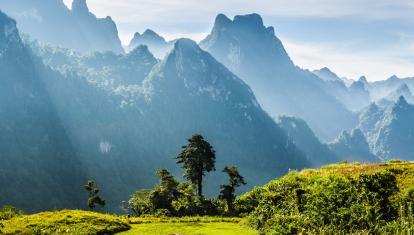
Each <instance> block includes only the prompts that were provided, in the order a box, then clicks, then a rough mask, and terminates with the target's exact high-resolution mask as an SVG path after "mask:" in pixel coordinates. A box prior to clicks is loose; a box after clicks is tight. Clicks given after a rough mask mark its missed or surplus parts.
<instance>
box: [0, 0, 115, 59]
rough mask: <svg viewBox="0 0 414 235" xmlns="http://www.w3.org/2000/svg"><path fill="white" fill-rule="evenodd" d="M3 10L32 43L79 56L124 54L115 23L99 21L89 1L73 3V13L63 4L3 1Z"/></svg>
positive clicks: (47, 0) (51, 0) (49, 0)
mask: <svg viewBox="0 0 414 235" xmlns="http://www.w3.org/2000/svg"><path fill="white" fill-rule="evenodd" d="M0 9H2V10H3V11H4V12H5V13H7V14H8V15H10V16H11V17H13V18H15V19H16V20H17V22H18V28H19V29H20V31H21V32H24V33H28V34H29V35H30V37H31V38H33V39H37V40H40V41H43V42H47V43H51V44H53V45H57V46H61V47H65V48H71V49H75V50H77V51H80V52H89V51H101V52H104V51H113V52H116V53H123V49H122V45H121V41H120V40H119V37H118V30H117V27H116V25H115V23H114V21H113V20H112V19H111V18H110V17H106V18H97V17H96V16H95V15H94V14H92V13H91V12H90V11H89V9H88V6H87V4H86V0H74V1H73V3H72V9H71V10H69V9H68V8H67V7H66V5H65V4H64V3H63V1H62V0H42V1H38V0H19V1H9V0H0Z"/></svg>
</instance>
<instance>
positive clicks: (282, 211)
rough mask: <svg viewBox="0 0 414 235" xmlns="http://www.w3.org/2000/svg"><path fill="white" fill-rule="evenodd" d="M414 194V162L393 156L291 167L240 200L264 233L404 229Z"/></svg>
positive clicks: (408, 222) (407, 227) (241, 207)
mask: <svg viewBox="0 0 414 235" xmlns="http://www.w3.org/2000/svg"><path fill="white" fill-rule="evenodd" d="M413 196H414V163H409V162H399V161H393V162H390V163H371V164H361V163H353V164H337V165H329V166H326V167H322V168H321V169H319V170H311V169H309V170H303V171H300V172H291V173H289V174H288V175H286V176H284V177H282V178H280V179H275V180H273V181H271V182H269V183H268V184H266V185H265V186H263V187H258V188H255V189H254V190H253V191H252V192H249V193H246V194H245V195H242V196H240V197H239V198H238V202H237V203H238V207H239V210H241V211H243V212H245V213H248V214H249V223H250V224H251V225H252V226H253V227H254V228H256V229H258V230H259V231H260V232H262V233H266V234H274V232H272V231H278V233H276V234H297V233H305V234H307V233H311V234H338V233H339V234H341V233H346V234H348V233H349V234H371V233H373V234H400V233H402V234H405V232H406V231H410V229H412V226H413V225H414V217H413V216H412V212H413V209H414V208H413V207H412V205H413V204H412V203H413V201H414V197H413Z"/></svg>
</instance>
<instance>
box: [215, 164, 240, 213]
mask: <svg viewBox="0 0 414 235" xmlns="http://www.w3.org/2000/svg"><path fill="white" fill-rule="evenodd" d="M223 172H224V173H226V174H227V175H228V176H229V184H228V185H222V186H221V191H220V195H219V199H221V200H225V201H226V204H227V210H228V212H229V213H233V212H234V209H233V202H234V200H235V198H236V194H235V193H236V188H237V187H240V186H241V185H245V184H246V182H245V181H244V178H243V176H241V175H240V173H239V170H238V169H237V168H236V167H234V166H231V167H228V166H226V167H225V168H224V170H223Z"/></svg>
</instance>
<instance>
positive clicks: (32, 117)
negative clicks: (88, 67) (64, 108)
mask: <svg viewBox="0 0 414 235" xmlns="http://www.w3.org/2000/svg"><path fill="white" fill-rule="evenodd" d="M38 66H40V65H38V64H37V63H36V62H35V61H34V60H33V59H32V57H31V54H30V52H29V50H28V49H27V48H26V46H25V45H23V43H22V41H21V39H20V36H19V32H18V30H17V28H16V22H15V21H14V20H12V19H10V18H9V17H8V16H6V15H5V14H4V13H3V12H1V11H0V83H1V85H0V133H1V134H0V172H1V174H0V205H9V204H11V205H14V206H17V207H18V208H19V209H24V210H25V211H26V212H33V211H39V210H47V209H53V208H57V209H58V208H67V207H77V208H83V203H82V201H83V194H82V189H81V188H80V185H82V184H83V183H84V180H86V179H87V178H86V174H85V172H84V168H83V166H82V164H81V163H80V160H79V159H78V155H77V152H76V150H75V149H74V148H73V146H72V142H71V140H70V138H69V137H68V135H67V132H66V129H65V128H64V126H62V125H61V121H60V115H59V113H58V112H57V110H56V109H55V104H54V103H53V100H52V99H51V97H50V94H49V93H48V91H47V89H46V87H45V85H44V84H43V81H42V79H41V76H40V75H39V71H38V69H39V67H38Z"/></svg>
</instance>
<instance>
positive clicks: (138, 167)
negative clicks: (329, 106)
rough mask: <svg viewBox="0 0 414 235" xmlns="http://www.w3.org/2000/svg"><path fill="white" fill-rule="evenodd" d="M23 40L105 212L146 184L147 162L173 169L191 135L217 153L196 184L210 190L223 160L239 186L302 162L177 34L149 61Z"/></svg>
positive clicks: (228, 76)
mask: <svg viewBox="0 0 414 235" xmlns="http://www.w3.org/2000/svg"><path fill="white" fill-rule="evenodd" d="M30 45H31V47H32V51H33V53H34V54H36V55H38V56H40V57H41V58H42V62H43V63H45V64H46V65H47V66H50V68H51V71H45V72H44V73H43V74H42V77H43V81H44V83H45V86H46V87H47V90H48V92H49V94H50V95H51V96H52V97H53V101H54V103H55V106H56V109H57V110H58V113H59V114H60V117H61V120H62V123H63V125H64V127H65V129H66V130H67V133H68V136H69V137H70V139H71V141H72V144H73V146H74V148H75V149H76V152H77V153H78V155H79V156H80V157H79V158H80V161H81V163H82V165H83V166H84V168H85V169H86V174H87V176H88V177H92V178H94V179H95V180H96V182H97V183H98V184H99V187H100V189H101V193H102V195H103V197H104V198H105V199H106V200H107V203H108V205H107V206H108V207H107V208H108V210H110V211H119V210H120V202H121V201H124V200H126V199H127V198H128V197H129V195H130V194H131V193H133V192H134V191H135V190H137V189H142V188H150V187H152V186H153V184H155V183H156V182H157V179H156V177H155V175H154V172H155V171H156V170H157V169H159V168H168V169H170V170H171V172H173V174H174V175H175V176H180V175H182V169H180V167H179V166H178V165H177V164H176V163H175V159H174V157H175V156H177V154H178V153H179V151H180V148H181V146H182V145H183V144H185V141H186V139H187V138H188V137H190V136H191V135H192V134H194V133H201V134H202V135H204V136H205V138H206V139H207V140H208V141H209V142H211V143H212V145H213V146H214V147H215V149H216V151H217V170H218V171H217V172H215V173H213V174H211V175H210V174H209V176H208V177H207V179H206V183H205V185H206V188H205V191H206V193H207V194H208V195H210V196H211V195H216V194H217V192H218V190H219V185H220V184H222V183H224V178H223V177H222V173H221V171H220V169H222V168H224V166H226V165H235V166H237V167H238V168H239V170H240V171H241V172H243V176H245V177H246V179H247V180H248V183H249V184H248V186H247V188H251V187H252V186H254V185H257V184H262V183H264V182H266V180H268V179H270V178H272V177H275V176H279V175H281V174H283V173H285V172H287V171H288V170H289V169H301V168H304V167H307V166H310V165H311V164H310V162H309V161H307V160H306V158H305V156H304V154H303V152H302V151H301V150H299V148H298V147H297V146H296V145H295V144H293V143H292V141H291V140H289V139H288V138H287V136H286V134H285V132H284V131H283V130H282V129H281V128H280V127H279V126H278V125H277V124H276V123H275V122H274V121H273V120H272V119H271V118H270V117H269V116H268V115H267V114H266V113H265V112H264V111H263V110H262V109H261V107H260V105H259V104H258V102H257V101H256V98H255V96H254V94H253V92H252V91H251V89H250V88H249V87H248V86H247V85H246V84H245V83H244V82H243V81H242V80H240V79H239V78H238V77H237V76H236V75H234V74H233V73H231V72H230V71H229V70H228V69H227V68H226V67H224V66H223V65H222V64H220V63H219V62H217V61H216V60H215V59H214V58H213V57H212V56H211V55H210V54H209V53H207V52H205V51H203V50H201V49H200V48H199V46H198V45H197V44H196V43H194V42H193V41H190V40H187V39H181V40H177V41H176V43H175V44H174V48H173V50H172V51H171V52H170V53H169V54H168V56H166V57H165V58H164V60H162V61H157V63H156V64H154V63H153V62H154V58H152V59H150V60H148V58H151V54H150V53H149V51H148V48H147V47H146V46H140V47H138V48H136V49H135V50H134V51H132V52H130V53H129V54H126V55H115V54H114V53H95V54H94V55H81V54H77V53H73V52H71V51H68V50H64V49H59V48H50V47H49V46H44V45H42V44H39V43H32V44H30ZM129 60H131V61H133V62H134V63H127V62H125V61H129ZM114 61H115V62H114ZM145 61H150V62H149V63H147V62H145ZM121 65H123V66H121ZM144 65H148V66H144ZM142 66H144V67H142ZM137 67H142V68H145V69H143V70H142V73H139V74H136V75H137V80H135V81H134V82H131V80H130V79H131V78H132V77H128V76H130V74H128V72H127V71H133V70H134V69H136V68H137ZM102 70H103V71H102ZM120 71H126V72H120ZM101 75H103V76H101ZM259 145H260V146H261V147H260V148H257V146H259ZM247 188H245V189H244V190H246V189H247Z"/></svg>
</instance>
